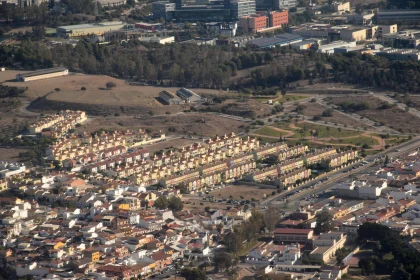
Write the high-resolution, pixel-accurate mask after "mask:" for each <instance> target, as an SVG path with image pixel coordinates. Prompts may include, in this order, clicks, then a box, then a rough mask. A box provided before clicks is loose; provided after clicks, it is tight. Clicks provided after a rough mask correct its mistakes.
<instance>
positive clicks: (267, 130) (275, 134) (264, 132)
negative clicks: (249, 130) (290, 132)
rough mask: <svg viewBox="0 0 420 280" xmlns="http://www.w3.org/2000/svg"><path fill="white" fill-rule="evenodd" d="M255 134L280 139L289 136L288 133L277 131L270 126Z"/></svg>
mask: <svg viewBox="0 0 420 280" xmlns="http://www.w3.org/2000/svg"><path fill="white" fill-rule="evenodd" d="M254 133H255V134H259V135H266V136H272V137H280V136H284V135H286V134H287V133H286V132H282V131H278V130H275V129H274V128H271V127H269V126H264V127H263V128H261V129H259V130H257V131H255V132H254Z"/></svg>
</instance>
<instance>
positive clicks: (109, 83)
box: [105, 82, 117, 90]
mask: <svg viewBox="0 0 420 280" xmlns="http://www.w3.org/2000/svg"><path fill="white" fill-rule="evenodd" d="M105 86H106V88H107V89H109V90H111V89H112V88H114V87H116V86H117V85H116V84H115V83H114V82H108V83H106V85H105Z"/></svg>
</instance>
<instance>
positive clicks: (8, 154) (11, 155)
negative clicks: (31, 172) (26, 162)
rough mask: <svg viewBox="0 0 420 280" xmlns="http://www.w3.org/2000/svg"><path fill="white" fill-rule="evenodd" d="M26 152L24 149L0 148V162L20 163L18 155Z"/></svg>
mask: <svg viewBox="0 0 420 280" xmlns="http://www.w3.org/2000/svg"><path fill="white" fill-rule="evenodd" d="M26 151H27V150H26V149H22V148H12V149H6V148H0V161H2V160H4V161H21V158H19V153H24V152H26Z"/></svg>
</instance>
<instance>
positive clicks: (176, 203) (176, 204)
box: [168, 195, 184, 212]
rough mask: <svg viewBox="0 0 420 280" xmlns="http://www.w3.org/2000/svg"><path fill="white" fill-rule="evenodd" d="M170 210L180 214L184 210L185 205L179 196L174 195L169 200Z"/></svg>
mask: <svg viewBox="0 0 420 280" xmlns="http://www.w3.org/2000/svg"><path fill="white" fill-rule="evenodd" d="M168 208H169V209H171V210H172V211H174V212H178V211H181V210H182V209H183V208H184V204H183V203H182V200H181V199H180V198H179V197H178V196H175V195H173V196H171V198H169V200H168Z"/></svg>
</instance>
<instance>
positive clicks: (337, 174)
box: [260, 138, 420, 207]
mask: <svg viewBox="0 0 420 280" xmlns="http://www.w3.org/2000/svg"><path fill="white" fill-rule="evenodd" d="M418 147H420V138H414V139H412V140H410V141H408V142H405V143H402V144H401V145H398V146H395V147H393V148H392V149H390V150H386V151H383V152H380V153H378V154H375V155H370V156H367V157H366V158H365V159H364V160H365V161H368V162H369V163H368V164H366V165H363V166H361V167H358V168H355V169H353V166H356V165H359V164H360V162H356V163H353V164H351V165H349V166H347V167H345V168H342V169H339V170H337V171H334V172H331V173H329V174H328V175H323V176H319V177H318V178H316V179H315V180H312V181H310V182H308V183H306V184H303V185H301V186H299V187H296V188H293V189H291V190H287V191H284V192H281V193H279V194H278V195H276V196H274V197H270V198H268V199H266V200H265V201H263V202H261V203H260V205H261V206H262V207H266V206H269V205H271V204H275V202H276V201H282V200H284V199H285V198H286V196H288V195H290V194H292V193H295V192H296V191H298V190H302V191H301V192H299V193H296V194H294V195H292V196H289V197H287V201H288V202H292V201H298V200H300V199H302V198H304V197H307V196H310V195H312V194H316V193H319V192H322V191H325V190H328V189H331V188H332V187H334V186H335V185H336V183H337V182H339V181H341V180H343V179H345V178H347V177H349V176H350V175H352V174H355V173H360V172H363V171H365V170H366V169H368V168H369V167H371V166H373V165H374V164H375V160H376V159H380V158H381V157H383V156H385V155H386V154H388V155H389V156H391V157H397V156H400V155H403V154H406V153H408V152H409V151H411V150H414V149H416V148H418ZM397 150H398V151H397ZM344 171H346V172H344ZM347 171H348V172H347ZM327 178H328V179H327ZM325 180H326V181H325ZM320 181H325V182H322V183H320V184H318V186H315V187H314V188H307V187H309V186H311V185H313V184H315V183H316V182H320ZM305 188H306V189H305Z"/></svg>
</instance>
